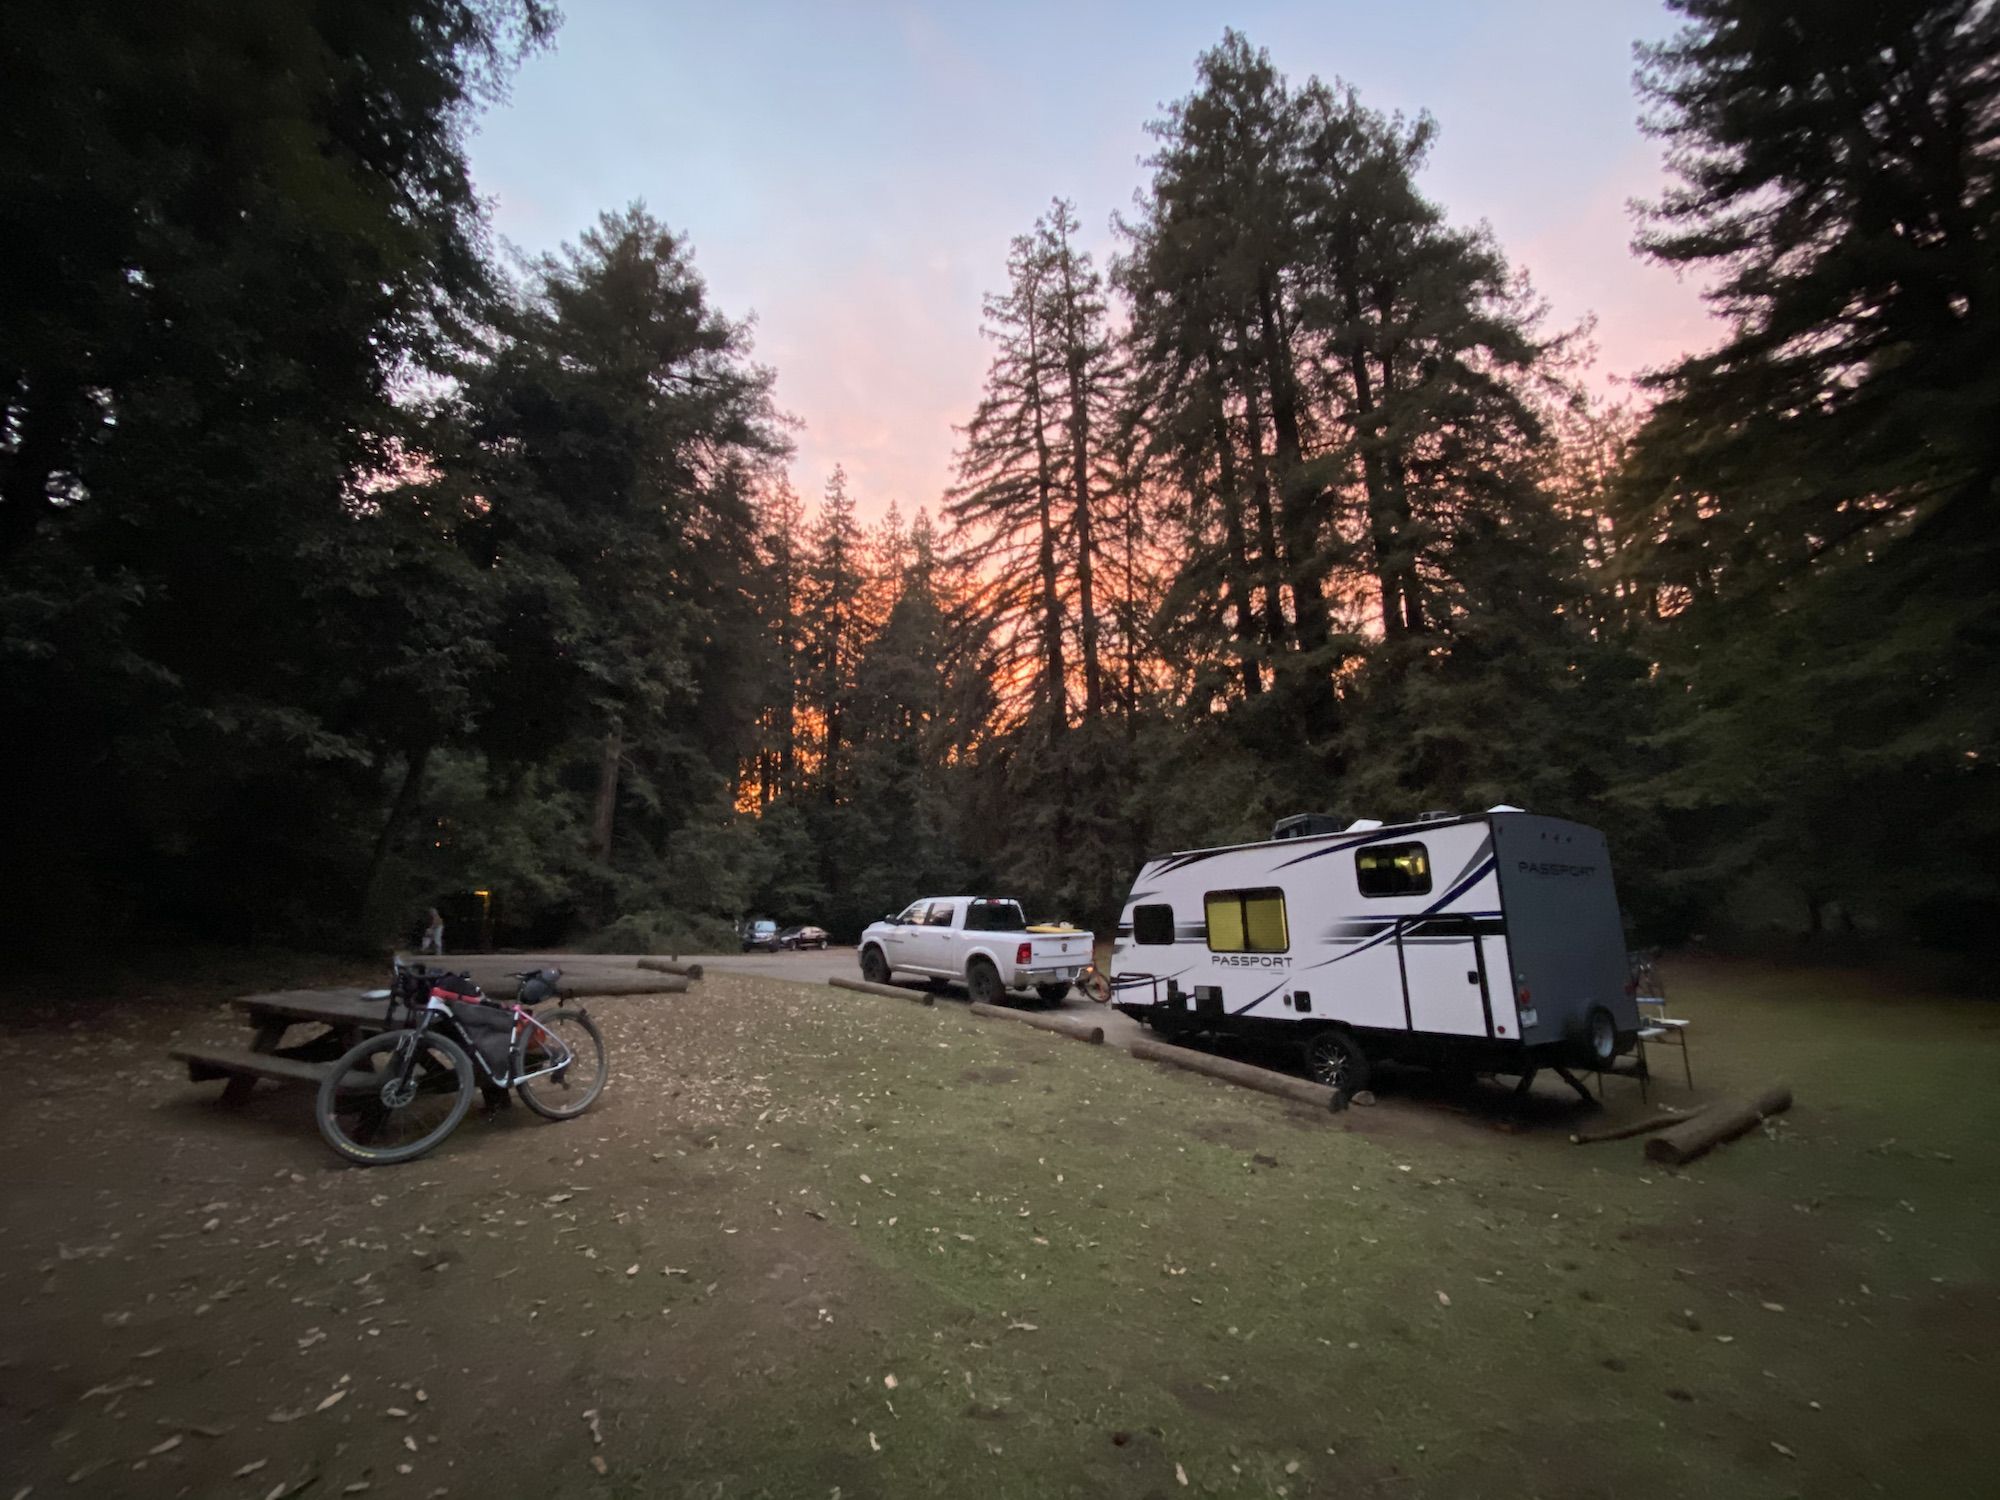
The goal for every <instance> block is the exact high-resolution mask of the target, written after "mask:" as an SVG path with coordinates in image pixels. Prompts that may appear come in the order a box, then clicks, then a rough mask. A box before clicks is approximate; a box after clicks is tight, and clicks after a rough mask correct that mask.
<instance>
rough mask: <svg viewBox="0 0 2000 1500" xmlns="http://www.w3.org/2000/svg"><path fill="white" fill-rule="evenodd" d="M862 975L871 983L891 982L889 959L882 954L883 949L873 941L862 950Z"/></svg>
mask: <svg viewBox="0 0 2000 1500" xmlns="http://www.w3.org/2000/svg"><path fill="white" fill-rule="evenodd" d="M861 977H862V978H863V979H865V980H867V981H868V982H869V983H870V984H887V983H888V982H889V960H888V959H886V958H884V957H883V956H882V950H881V949H880V948H878V947H876V946H875V945H874V944H873V943H870V944H869V945H868V946H867V947H866V948H863V949H862V950H861Z"/></svg>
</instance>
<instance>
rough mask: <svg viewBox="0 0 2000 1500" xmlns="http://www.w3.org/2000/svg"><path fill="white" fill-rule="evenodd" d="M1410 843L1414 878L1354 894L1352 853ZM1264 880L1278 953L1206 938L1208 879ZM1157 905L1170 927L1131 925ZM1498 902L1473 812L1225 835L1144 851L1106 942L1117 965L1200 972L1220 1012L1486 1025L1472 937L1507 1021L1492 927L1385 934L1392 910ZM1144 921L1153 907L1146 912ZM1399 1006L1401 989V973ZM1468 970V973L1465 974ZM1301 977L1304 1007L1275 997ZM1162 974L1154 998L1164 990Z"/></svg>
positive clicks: (1488, 850) (1211, 884)
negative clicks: (1161, 939) (1189, 846)
mask: <svg viewBox="0 0 2000 1500" xmlns="http://www.w3.org/2000/svg"><path fill="white" fill-rule="evenodd" d="M1409 844H1418V845H1421V846H1422V847H1423V851H1424V856H1425V858H1424V863H1425V865H1426V866H1427V873H1428V888H1427V889H1424V890H1419V891H1413V892H1410V893H1407V894H1391V895H1364V894H1363V892H1362V890H1361V887H1360V883H1359V881H1358V879H1357V874H1356V854H1357V853H1358V852H1360V851H1363V850H1372V851H1376V852H1377V853H1378V854H1379V852H1380V851H1381V850H1382V849H1384V848H1385V847H1395V846H1402V845H1409ZM1270 888H1276V889H1279V890H1282V891H1283V892H1284V898H1285V920H1286V926H1287V929H1288V934H1287V935H1288V938H1289V942H1288V943H1287V946H1286V950H1285V951H1284V952H1283V953H1281V954H1273V953H1255V952H1222V953H1218V952H1214V951H1212V950H1211V948H1210V946H1209V939H1208V934H1207V909H1206V898H1207V897H1208V896H1209V895H1210V894H1211V893H1214V892H1227V891H1255V890H1263V889H1270ZM1161 905H1167V906H1171V907H1172V909H1173V923H1174V941H1173V942H1172V943H1171V944H1163V943H1141V942H1139V941H1138V940H1137V938H1138V933H1137V932H1135V931H1134V926H1135V921H1136V918H1135V912H1136V911H1137V909H1138V908H1140V907H1147V906H1150V907H1158V906H1161ZM1499 913H1500V898H1499V887H1498V884H1497V882H1496V880H1495V877H1494V874H1493V866H1492V844H1491V839H1490V836H1489V831H1488V827H1487V824H1486V822H1485V821H1484V819H1476V820H1471V821H1465V822H1450V823H1446V822H1440V823H1432V824H1416V825H1404V826H1401V827H1395V828H1375V829H1369V830H1366V831H1352V832H1348V833H1342V834H1333V835H1323V836H1320V837H1316V838H1309V839H1284V840H1276V841H1273V842H1269V843H1261V844H1249V845H1243V846H1240V847H1237V848H1231V849H1219V850H1198V851H1194V852H1191V853H1186V854H1177V855H1169V856H1167V857H1165V858H1162V859H1157V860H1153V861H1151V862H1149V863H1148V864H1147V865H1146V866H1145V868H1144V869H1142V870H1141V871H1140V874H1139V878H1138V879H1137V881H1135V882H1134V884H1133V891H1132V896H1131V898H1130V899H1129V900H1128V901H1127V903H1126V907H1125V911H1124V914H1123V916H1122V918H1121V921H1120V926H1119V934H1118V939H1117V942H1116V943H1115V945H1114V948H1113V970H1114V973H1117V974H1126V975H1136V974H1141V973H1143V974H1151V975H1155V976H1157V977H1158V978H1159V979H1160V980H1162V981H1164V980H1166V979H1169V978H1171V979H1174V980H1176V981H1177V982H1178V983H1179V985H1180V987H1181V989H1182V990H1183V991H1186V992H1188V993H1189V994H1192V993H1193V991H1194V989H1195V988H1196V986H1199V985H1214V986H1216V987H1217V988H1218V989H1219V990H1220V991H1221V993H1222V1009H1223V1011H1224V1013H1225V1014H1227V1015H1229V1016H1230V1017H1232V1018H1237V1017H1241V1018H1246V1019H1250V1018H1254V1019H1264V1020H1279V1021H1286V1020H1293V1021H1325V1020H1335V1021H1340V1022H1343V1023H1345V1024H1347V1025H1350V1026H1362V1027H1373V1028H1380V1029H1385V1030H1402V1029H1404V1028H1405V1027H1406V1026H1408V1025H1410V1024H1411V1023H1412V1022H1414V1025H1415V1028H1416V1029H1418V1030H1423V1031H1433V1032H1444V1033H1449V1034H1455V1035H1472V1036H1484V1035H1486V1006H1485V1004H1484V1003H1482V988H1481V985H1480V984H1479V983H1478V982H1476V980H1477V976H1478V975H1479V973H1480V957H1481V954H1480V951H1479V949H1480V946H1481V945H1482V944H1485V945H1490V946H1487V947H1486V957H1487V969H1488V975H1489V979H1490V983H1491V996H1492V1006H1493V1014H1494V1017H1495V1020H1496V1021H1503V1020H1504V1021H1505V1022H1506V1023H1508V1026H1509V1031H1511V1030H1512V1026H1511V1022H1512V1018H1513V1006H1512V1003H1511V999H1509V998H1507V997H1509V996H1511V989H1510V988H1509V987H1508V985H1509V981H1508V978H1507V970H1506V967H1505V952H1504V940H1503V939H1501V938H1499V937H1498V936H1497V935H1485V936H1482V935H1480V934H1478V933H1477V932H1476V931H1475V930H1474V927H1473V923H1472V922H1468V921H1464V920H1460V921H1458V922H1456V923H1448V924H1434V927H1435V930H1433V931H1429V932H1426V931H1425V930H1424V929H1421V928H1419V929H1416V930H1414V931H1412V932H1411V933H1410V934H1409V935H1408V937H1407V938H1406V939H1405V940H1404V941H1402V942H1400V943H1399V942H1398V940H1397V935H1396V927H1397V919H1399V918H1411V917H1418V916H1422V915H1425V914H1432V915H1435V916H1445V915H1451V916H1455V917H1459V918H1461V919H1463V918H1473V919H1475V920H1476V919H1479V918H1485V919H1487V925H1489V926H1490V924H1491V922H1493V921H1496V920H1497V919H1498V917H1499ZM1150 925H1152V926H1153V927H1154V929H1155V935H1157V930H1158V923H1157V919H1156V920H1155V921H1154V922H1153V923H1152V924H1150ZM1406 973H1407V977H1408V980H1409V986H1410V988H1409V1006H1408V1009H1407V1010H1406V1008H1405V1003H1404V983H1405V976H1406ZM1468 973H1471V974H1473V975H1474V976H1475V981H1474V982H1468V980H1467V978H1466V975H1467V974H1468ZM1300 990H1303V991H1305V992H1306V993H1307V994H1309V995H1310V996H1311V999H1312V1004H1311V1009H1310V1011H1302V1010H1298V1009H1295V1008H1293V1007H1291V1006H1289V1005H1287V1004H1286V1003H1285V1002H1286V999H1287V997H1288V996H1291V995H1293V994H1295V993H1296V992H1298V991H1300ZM1165 994H1166V989H1165V985H1164V983H1161V984H1160V985H1159V986H1158V998H1160V999H1164V998H1165Z"/></svg>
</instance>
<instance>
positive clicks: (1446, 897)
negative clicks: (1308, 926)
mask: <svg viewBox="0 0 2000 1500" xmlns="http://www.w3.org/2000/svg"><path fill="white" fill-rule="evenodd" d="M1498 863H1499V861H1498V860H1497V859H1495V858H1494V857H1493V856H1491V855H1489V856H1488V857H1487V859H1486V862H1485V863H1484V864H1482V865H1481V866H1480V867H1479V868H1478V869H1476V870H1474V871H1473V872H1472V873H1471V874H1470V875H1467V876H1466V877H1465V878H1464V879H1463V880H1461V881H1459V882H1458V884H1457V885H1454V886H1453V887H1452V888H1451V889H1450V890H1448V891H1446V892H1445V893H1444V894H1443V895H1442V896H1440V897H1438V898H1437V900H1435V901H1433V902H1432V903H1431V904H1430V905H1429V906H1427V907H1425V908H1424V909H1423V910H1422V911H1420V912H1412V913H1410V914H1409V915H1408V916H1405V917H1400V918H1398V919H1397V922H1398V923H1401V922H1419V921H1421V920H1423V919H1424V918H1425V917H1429V916H1435V915H1436V914H1437V913H1438V911H1439V910H1440V909H1441V908H1443V907H1445V906H1447V905H1449V904H1450V903H1451V902H1453V901H1456V900H1457V899H1458V898H1459V897H1460V896H1462V895H1464V894H1465V893H1466V892H1467V891H1469V890H1471V889H1472V888H1473V887H1474V886H1475V885H1477V884H1479V882H1480V881H1482V880H1484V879H1485V878H1486V877H1487V876H1488V875H1489V874H1491V873H1492V871H1493V868H1494V866H1495V865H1497V864H1498ZM1452 915H1453V916H1455V917H1457V916H1467V917H1472V916H1489V915H1490V916H1496V917H1497V916H1499V915H1500V913H1498V912H1490V913H1488V912H1453V913H1452ZM1395 935H1396V926H1395V925H1392V926H1390V928H1389V929H1388V931H1386V932H1384V933H1382V934H1381V935H1380V936H1379V937H1372V938H1370V939H1369V940H1368V941H1367V942H1365V943H1363V944H1361V945H1360V946H1359V947H1357V948H1349V949H1348V950H1347V951H1346V952H1345V953H1336V954H1335V955H1334V956H1333V957H1332V958H1327V959H1322V960H1320V962H1318V963H1316V964H1307V965H1306V967H1307V968H1308V969H1323V968H1325V967H1326V966H1327V965H1328V964H1337V963H1339V962H1340V961H1341V960H1342V959H1344V958H1352V957H1354V955H1355V954H1357V953H1366V952H1367V951H1368V950H1369V949H1370V948H1374V947H1379V946H1380V945H1381V944H1383V943H1386V942H1388V941H1389V940H1390V939H1391V938H1393V937H1395Z"/></svg>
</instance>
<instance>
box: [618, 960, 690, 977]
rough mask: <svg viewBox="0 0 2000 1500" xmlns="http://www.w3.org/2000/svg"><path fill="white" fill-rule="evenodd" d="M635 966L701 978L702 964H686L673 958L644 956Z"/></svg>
mask: <svg viewBox="0 0 2000 1500" xmlns="http://www.w3.org/2000/svg"><path fill="white" fill-rule="evenodd" d="M634 967H636V968H641V969H652V970H654V971H656V972H658V973H661V974H679V975H681V976H682V977H683V978H686V979H699V978H701V965H700V964H684V963H682V962H681V961H680V960H679V959H673V958H642V959H640V960H639V962H638V963H637V964H636V965H635V966H634Z"/></svg>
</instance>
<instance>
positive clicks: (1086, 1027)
mask: <svg viewBox="0 0 2000 1500" xmlns="http://www.w3.org/2000/svg"><path fill="white" fill-rule="evenodd" d="M971 1010H972V1013H973V1014H974V1015H975V1016H992V1017H997V1018H998V1019H1000V1020H1003V1021H1019V1022H1020V1023H1021V1024H1022V1025H1023V1026H1033V1027H1036V1028H1038V1029H1039V1030H1042V1031H1053V1032H1054V1033H1055V1034H1056V1035H1057V1036H1066V1037H1068V1038H1070V1039H1071V1040H1072V1041H1077V1042H1094V1043H1098V1044H1100V1045H1101V1044H1102V1043H1103V1041H1104V1028H1103V1027H1102V1026H1093V1025H1091V1024H1090V1022H1088V1021H1079V1020H1078V1019H1077V1018H1076V1017H1075V1016H1050V1015H1038V1014H1036V1013H1035V1012H1034V1011H1032V1010H1015V1009H1013V1008H1012V1007H1011V1006H1006V1005H981V1004H978V1003H976V1002H975V1003H974V1004H973V1005H972V1007H971Z"/></svg>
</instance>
